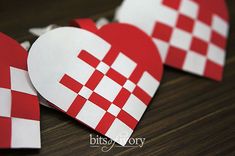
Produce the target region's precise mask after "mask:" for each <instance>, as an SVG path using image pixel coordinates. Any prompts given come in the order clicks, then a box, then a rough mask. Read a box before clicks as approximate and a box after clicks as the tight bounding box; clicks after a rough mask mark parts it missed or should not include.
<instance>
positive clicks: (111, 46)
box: [28, 24, 163, 145]
mask: <svg viewBox="0 0 235 156" xmlns="http://www.w3.org/2000/svg"><path fill="white" fill-rule="evenodd" d="M88 27H89V26H88ZM91 27H92V26H91ZM28 68H29V75H30V78H31V80H32V83H33V85H34V86H35V88H36V89H37V91H38V92H39V93H40V94H41V95H42V96H43V97H44V98H45V99H47V100H48V101H49V102H51V103H52V104H53V105H54V106H55V107H56V108H58V109H60V110H62V111H63V112H65V113H66V114H68V115H70V116H71V117H73V118H75V119H77V120H79V121H81V122H82V123H84V124H86V125H87V126H89V127H91V128H92V129H95V130H96V131H97V132H99V133H101V134H103V135H105V136H107V137H109V138H111V139H112V140H114V141H115V142H117V143H119V144H121V145H125V144H126V142H127V140H128V138H129V137H130V136H131V134H132V132H133V130H134V128H135V127H136V125H137V123H138V122H139V120H140V118H141V117H142V115H143V113H144V111H145V110H146V108H147V106H148V104H149V102H150V100H151V98H152V97H153V96H154V94H155V92H156V90H157V88H158V86H159V83H160V80H161V77H162V72H163V69H162V62H161V59H160V56H159V55H158V52H157V49H156V47H155V45H154V43H153V42H152V40H151V38H150V37H149V36H148V35H146V34H145V33H144V32H142V31H141V30H139V29H138V28H136V27H134V26H130V25H127V24H109V25H106V26H104V27H102V28H101V29H99V30H97V31H96V32H93V33H92V32H90V31H87V30H84V29H80V28H73V27H61V28H57V29H55V30H52V31H50V32H47V33H46V34H44V35H42V36H41V37H39V38H38V39H37V40H36V42H35V43H34V44H33V45H32V47H31V49H30V53H29V58H28Z"/></svg>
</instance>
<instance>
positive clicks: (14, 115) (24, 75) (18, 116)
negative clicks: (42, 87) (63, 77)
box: [0, 33, 41, 148]
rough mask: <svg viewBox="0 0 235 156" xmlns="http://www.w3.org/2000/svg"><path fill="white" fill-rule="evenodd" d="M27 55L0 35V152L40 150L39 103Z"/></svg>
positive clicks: (10, 40) (17, 45)
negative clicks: (29, 75)
mask: <svg viewBox="0 0 235 156" xmlns="http://www.w3.org/2000/svg"><path fill="white" fill-rule="evenodd" d="M26 63H27V52H26V51H25V50H24V49H23V48H22V47H21V46H20V44H18V43H17V42H16V41H15V40H13V39H11V38H9V37H8V36H6V35H4V34H2V33H0V148H40V147H41V143H40V122H39V118H40V115H39V113H40V112H39V102H38V98H37V94H36V91H35V90H34V89H33V87H32V85H31V82H30V80H29V77H28V72H27V64H26Z"/></svg>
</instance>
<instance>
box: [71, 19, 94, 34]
mask: <svg viewBox="0 0 235 156" xmlns="http://www.w3.org/2000/svg"><path fill="white" fill-rule="evenodd" d="M70 25H71V26H74V27H79V28H83V29H85V30H88V31H90V32H93V33H96V32H97V31H98V29H97V27H96V24H95V22H94V21H93V20H92V19H89V18H83V19H80V18H79V19H74V20H72V21H71V22H70Z"/></svg>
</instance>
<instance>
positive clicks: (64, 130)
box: [0, 0, 235, 156]
mask: <svg viewBox="0 0 235 156" xmlns="http://www.w3.org/2000/svg"><path fill="white" fill-rule="evenodd" d="M120 3H121V0H85V1H84V0H66V1H65V0H50V1H43V0H34V1H32V0H31V1H27V0H18V1H16V0H15V1H13V0H1V1H0V21H1V22H0V31H2V32H4V33H6V34H8V35H10V36H12V37H13V38H15V39H17V40H18V41H19V42H22V41H25V40H30V41H31V42H32V41H34V40H35V37H33V36H32V35H31V34H29V33H28V29H29V28H31V27H43V26H46V25H48V24H51V23H55V24H58V25H66V24H67V22H68V21H69V20H71V19H73V18H76V17H91V18H93V19H97V18H98V17H102V16H105V17H108V18H111V17H112V16H113V13H114V10H115V8H116V7H117V6H118V5H119V4H120ZM227 3H228V6H229V11H230V19H231V28H230V36H229V42H228V47H227V52H228V54H227V60H226V67H225V72H224V80H223V81H222V82H215V81H212V80H209V79H205V78H201V77H198V76H194V75H190V74H188V73H184V72H181V71H178V70H175V69H172V68H169V67H166V68H165V74H164V78H163V82H162V85H161V86H160V89H159V91H158V93H157V95H156V96H155V97H154V99H153V100H152V102H151V104H150V106H149V108H148V109H147V111H146V113H145V114H144V116H143V118H142V119H141V121H140V123H139V125H138V126H137V129H136V130H135V132H134V133H133V137H145V138H146V142H145V145H144V147H142V148H113V149H112V150H111V151H110V152H108V153H103V152H101V150H100V148H91V147H90V145H89V134H94V135H95V134H96V133H95V132H94V131H92V130H90V129H89V128H86V127H85V126H83V125H82V124H79V123H77V122H76V121H74V120H73V119H71V118H69V117H67V116H66V115H64V114H62V113H60V112H57V111H55V110H52V109H48V108H45V107H43V106H41V130H42V134H41V136H42V149H41V150H0V155H4V156H7V155H16V156H18V155H50V156H60V155H66V156H68V155H69V156H73V155H101V154H102V155H113V154H116V155H163V156H165V155H179V156H182V155H187V156H188V155H190V156H191V155H200V156H201V155H221V156H227V155H228V156H230V155H231V156H234V155H235V126H234V125H235V10H234V8H235V1H233V0H227ZM0 139H1V138H0Z"/></svg>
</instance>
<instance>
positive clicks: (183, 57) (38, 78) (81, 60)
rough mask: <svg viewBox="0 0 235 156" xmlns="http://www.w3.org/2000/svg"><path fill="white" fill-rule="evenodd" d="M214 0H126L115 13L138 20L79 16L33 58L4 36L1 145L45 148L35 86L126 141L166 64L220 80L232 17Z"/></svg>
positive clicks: (0, 50) (43, 42) (42, 41)
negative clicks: (110, 20)
mask: <svg viewBox="0 0 235 156" xmlns="http://www.w3.org/2000/svg"><path fill="white" fill-rule="evenodd" d="M209 1H210V2H211V3H209V2H208V1H206V2H205V1H203V0H174V1H173V0H145V1H144V0H125V1H124V2H123V4H122V6H121V7H120V8H119V10H118V12H117V15H116V18H117V20H118V21H119V22H125V23H130V24H133V25H130V24H124V23H122V24H121V23H111V24H107V25H104V26H102V27H101V28H99V29H97V27H96V26H95V23H93V21H92V20H89V19H82V20H80V19H78V20H74V21H72V22H71V25H72V26H75V27H60V28H56V29H54V30H50V31H48V32H46V33H45V34H43V35H42V36H40V37H39V38H38V39H37V40H36V41H35V43H34V44H33V45H32V47H31V49H30V51H29V55H28V56H27V52H26V51H25V50H24V49H23V48H22V47H21V46H20V45H19V44H18V43H17V42H16V41H14V40H13V39H10V38H9V37H7V36H5V35H3V34H0V61H1V62H0V148H40V125H39V116H40V115H39V103H38V98H37V93H36V92H35V90H34V88H33V87H32V86H34V87H35V89H36V90H37V91H38V93H39V94H40V95H41V96H42V97H44V98H45V100H47V101H48V102H49V104H50V106H52V107H54V108H55V109H57V110H59V111H61V112H64V113H66V114H67V115H69V116H71V117H72V118H74V119H76V120H78V121H79V122H81V123H83V124H85V125H87V126H89V127H90V128H92V129H94V130H95V131H97V132H99V133H100V134H103V135H104V136H107V137H108V138H110V139H112V140H114V141H115V142H117V143H118V144H120V145H125V144H126V142H127V141H128V139H129V138H130V136H131V134H132V133H133V131H134V129H135V127H136V125H137V124H138V122H139V121H140V119H141V117H142V116H143V114H144V112H145V110H146V109H147V107H148V105H149V103H150V101H151V99H152V98H153V96H154V95H155V92H156V91H157V89H158V87H159V85H160V81H161V78H162V74H163V62H164V63H165V64H167V65H170V66H173V67H176V68H178V69H182V70H185V71H189V72H191V73H195V74H198V75H201V76H205V77H209V78H212V79H215V80H221V78H222V71H223V66H224V62H225V45H226V38H227V32H228V15H227V10H226V7H225V3H224V1H223V0H217V1H214V0H213V1H212V0H209ZM136 26H137V27H136ZM162 60H163V61H162ZM27 68H28V72H29V76H28V72H27ZM29 77H30V79H29ZM31 83H32V84H31Z"/></svg>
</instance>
